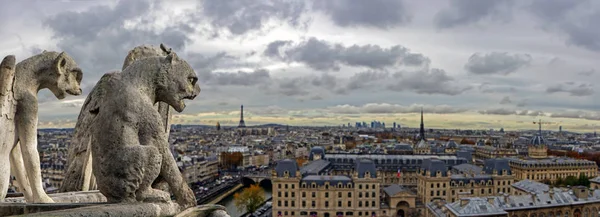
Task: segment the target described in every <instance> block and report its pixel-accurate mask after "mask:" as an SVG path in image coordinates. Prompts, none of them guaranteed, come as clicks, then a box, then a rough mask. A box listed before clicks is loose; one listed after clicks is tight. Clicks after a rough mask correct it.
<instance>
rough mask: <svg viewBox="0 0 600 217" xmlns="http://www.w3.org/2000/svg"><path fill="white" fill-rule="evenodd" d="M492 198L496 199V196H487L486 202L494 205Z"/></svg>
mask: <svg viewBox="0 0 600 217" xmlns="http://www.w3.org/2000/svg"><path fill="white" fill-rule="evenodd" d="M494 200H496V198H494V197H488V198H487V202H488V203H490V204H492V205H494Z"/></svg>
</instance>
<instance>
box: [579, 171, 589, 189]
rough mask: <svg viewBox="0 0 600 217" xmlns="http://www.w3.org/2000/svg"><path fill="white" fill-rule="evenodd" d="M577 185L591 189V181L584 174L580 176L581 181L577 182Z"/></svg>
mask: <svg viewBox="0 0 600 217" xmlns="http://www.w3.org/2000/svg"><path fill="white" fill-rule="evenodd" d="M577 185H581V186H586V187H590V179H589V178H588V177H587V176H586V175H585V174H584V173H580V174H579V180H577Z"/></svg>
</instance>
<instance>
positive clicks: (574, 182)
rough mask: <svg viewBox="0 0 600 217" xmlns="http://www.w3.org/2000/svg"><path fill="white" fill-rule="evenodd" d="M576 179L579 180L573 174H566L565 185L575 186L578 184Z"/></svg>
mask: <svg viewBox="0 0 600 217" xmlns="http://www.w3.org/2000/svg"><path fill="white" fill-rule="evenodd" d="M578 181H579V180H578V179H577V177H575V176H567V178H566V179H565V185H569V186H575V185H577V184H578V183H577V182H578Z"/></svg>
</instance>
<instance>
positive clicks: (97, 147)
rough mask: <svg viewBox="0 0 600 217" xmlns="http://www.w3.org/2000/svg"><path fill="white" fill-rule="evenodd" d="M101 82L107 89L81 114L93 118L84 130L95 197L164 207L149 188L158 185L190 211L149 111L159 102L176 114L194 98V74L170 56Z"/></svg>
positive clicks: (165, 197)
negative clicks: (99, 194)
mask: <svg viewBox="0 0 600 217" xmlns="http://www.w3.org/2000/svg"><path fill="white" fill-rule="evenodd" d="M103 79H106V80H105V83H104V84H105V85H108V86H110V88H103V89H104V90H105V91H104V96H103V97H102V101H101V102H99V103H97V104H96V105H91V106H89V107H88V108H89V109H88V110H87V111H85V112H90V113H93V114H96V118H95V120H94V121H93V122H92V123H91V124H90V128H89V129H90V130H91V133H90V135H91V143H90V144H91V148H92V153H93V154H92V161H93V164H92V166H93V173H94V175H95V177H96V182H97V185H98V189H99V190H100V192H102V194H104V196H106V198H107V201H108V202H111V203H112V202H116V203H131V202H137V201H140V202H142V201H143V202H168V201H170V197H169V194H168V193H167V192H165V191H162V190H158V189H155V188H152V184H153V183H155V182H156V181H161V180H162V181H165V182H166V183H167V184H168V186H169V188H170V190H171V191H172V192H173V194H174V195H175V197H176V199H177V202H178V203H179V204H180V205H181V206H182V207H183V208H188V207H192V206H194V205H195V204H196V199H195V196H194V193H193V191H192V190H191V189H190V188H189V186H188V185H187V183H186V182H185V180H184V179H183V177H182V175H181V173H180V172H179V170H178V167H177V165H176V163H175V160H174V159H173V157H172V155H171V153H170V151H169V145H168V136H167V133H166V132H165V130H164V124H163V123H164V122H163V121H162V120H161V118H162V117H161V115H160V114H159V113H158V111H157V110H156V109H155V108H154V106H153V105H154V104H155V103H156V102H165V103H167V104H169V105H170V106H171V107H173V108H174V109H175V110H176V111H177V112H182V111H183V110H184V108H185V103H184V99H194V98H195V97H196V96H197V95H198V94H199V93H200V87H199V86H198V84H197V83H196V81H197V76H196V73H195V72H194V70H193V69H192V68H191V66H190V65H189V64H188V63H187V62H186V61H185V60H183V59H180V58H179V57H177V55H176V54H175V53H173V52H172V53H170V54H169V55H168V56H166V57H149V58H144V59H140V60H137V61H134V62H133V63H132V64H131V65H130V66H128V67H127V68H126V69H125V70H124V71H123V72H122V73H114V74H110V75H105V78H103ZM159 177H160V179H159Z"/></svg>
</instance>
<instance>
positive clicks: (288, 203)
mask: <svg viewBox="0 0 600 217" xmlns="http://www.w3.org/2000/svg"><path fill="white" fill-rule="evenodd" d="M347 204H348V206H347V207H348V208H351V207H352V201H348V202H347ZM369 204H370V206H369ZM282 205H283V206H282ZM310 205H311V207H312V208H315V207H316V206H317V202H316V201H314V200H313V201H311V202H310ZM324 205H325V208H329V201H325V204H324ZM363 206H364V207H376V206H377V202H376V201H374V200H373V201H370V203H369V201H364V203H363V201H358V207H363ZM277 207H296V201H293V200H292V201H287V200H284V201H281V200H279V201H277ZM337 207H339V208H341V207H342V201H338V202H337ZM302 208H306V201H302Z"/></svg>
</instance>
